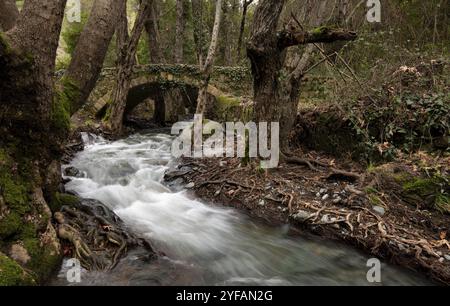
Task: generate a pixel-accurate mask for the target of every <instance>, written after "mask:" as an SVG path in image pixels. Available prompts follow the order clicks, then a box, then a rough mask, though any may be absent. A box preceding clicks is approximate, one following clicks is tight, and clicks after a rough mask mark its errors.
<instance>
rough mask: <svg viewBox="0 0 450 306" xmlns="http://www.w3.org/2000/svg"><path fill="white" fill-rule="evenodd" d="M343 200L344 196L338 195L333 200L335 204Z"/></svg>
mask: <svg viewBox="0 0 450 306" xmlns="http://www.w3.org/2000/svg"><path fill="white" fill-rule="evenodd" d="M341 202H342V198H341V197H337V198H335V199H334V200H333V204H339V203H341Z"/></svg>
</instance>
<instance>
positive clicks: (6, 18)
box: [0, 0, 19, 31]
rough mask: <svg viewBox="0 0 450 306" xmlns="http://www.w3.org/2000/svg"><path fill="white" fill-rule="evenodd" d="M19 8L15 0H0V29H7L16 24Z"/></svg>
mask: <svg viewBox="0 0 450 306" xmlns="http://www.w3.org/2000/svg"><path fill="white" fill-rule="evenodd" d="M18 17H19V9H18V8H17V5H16V1H15V0H2V1H0V31H8V30H10V29H12V28H13V27H14V26H15V25H16V21H17V18H18Z"/></svg>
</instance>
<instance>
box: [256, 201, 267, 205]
mask: <svg viewBox="0 0 450 306" xmlns="http://www.w3.org/2000/svg"><path fill="white" fill-rule="evenodd" d="M258 205H259V206H264V205H266V201H264V200H261V201H259V203H258Z"/></svg>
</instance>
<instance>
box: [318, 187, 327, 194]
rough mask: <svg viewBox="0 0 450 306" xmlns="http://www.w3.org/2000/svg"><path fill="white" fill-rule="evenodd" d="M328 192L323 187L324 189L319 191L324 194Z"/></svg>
mask: <svg viewBox="0 0 450 306" xmlns="http://www.w3.org/2000/svg"><path fill="white" fill-rule="evenodd" d="M326 192H327V190H326V189H325V188H322V189H320V191H319V193H320V194H324V193H326Z"/></svg>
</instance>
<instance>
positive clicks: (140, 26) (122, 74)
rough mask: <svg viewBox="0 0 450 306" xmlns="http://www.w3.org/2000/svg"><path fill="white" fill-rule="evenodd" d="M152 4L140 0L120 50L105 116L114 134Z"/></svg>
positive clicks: (119, 124)
mask: <svg viewBox="0 0 450 306" xmlns="http://www.w3.org/2000/svg"><path fill="white" fill-rule="evenodd" d="M152 5H153V0H143V1H142V2H141V5H140V7H139V12H138V16H137V18H136V21H135V23H134V26H133V30H132V32H131V36H130V38H129V39H128V42H127V43H126V44H125V46H124V49H123V50H122V52H121V55H122V56H121V58H120V60H119V63H118V67H117V77H116V78H117V79H116V85H115V87H114V91H113V95H112V102H111V105H110V108H109V109H108V113H107V118H106V120H107V122H106V125H107V126H106V127H107V128H108V129H109V130H110V131H111V132H112V133H114V134H116V135H119V134H121V132H122V128H123V116H124V112H125V107H126V102H127V96H128V91H129V88H130V82H131V74H132V72H133V66H134V64H135V61H136V52H137V46H138V43H139V39H140V37H141V35H142V32H143V30H144V27H145V21H146V20H147V18H148V15H149V14H150V13H151V10H152Z"/></svg>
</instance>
